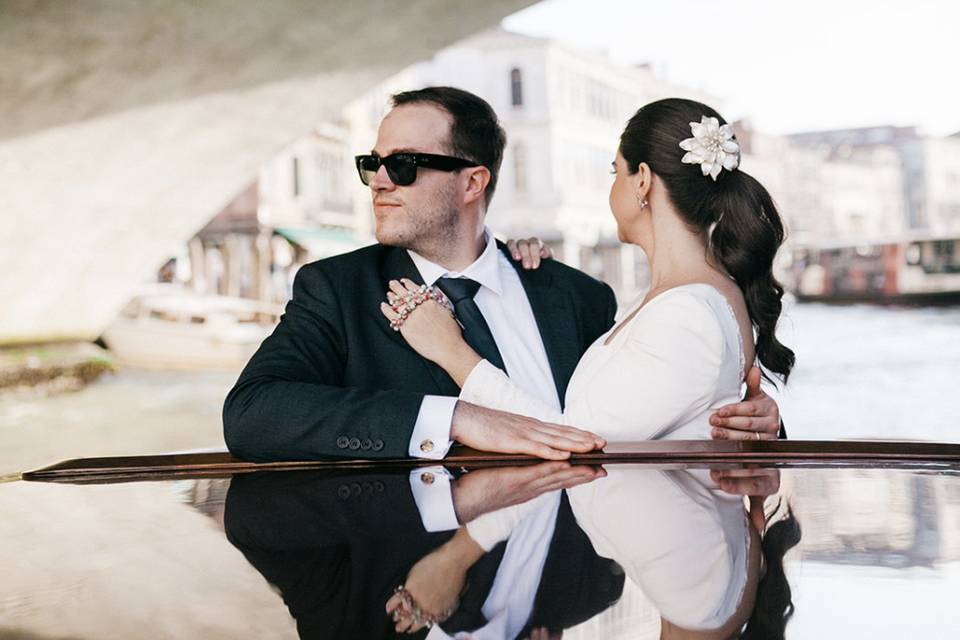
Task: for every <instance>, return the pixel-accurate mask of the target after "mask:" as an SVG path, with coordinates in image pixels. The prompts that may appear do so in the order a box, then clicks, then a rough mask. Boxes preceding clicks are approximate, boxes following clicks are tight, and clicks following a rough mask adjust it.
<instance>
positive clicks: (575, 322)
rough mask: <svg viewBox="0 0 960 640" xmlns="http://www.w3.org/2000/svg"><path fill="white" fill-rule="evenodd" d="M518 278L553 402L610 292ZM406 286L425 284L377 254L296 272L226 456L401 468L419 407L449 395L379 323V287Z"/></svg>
mask: <svg viewBox="0 0 960 640" xmlns="http://www.w3.org/2000/svg"><path fill="white" fill-rule="evenodd" d="M500 249H501V250H502V251H504V253H505V254H507V256H508V257H509V253H508V252H507V250H506V248H505V247H504V246H503V245H500ZM517 273H518V274H519V277H520V281H521V283H522V284H523V287H524V289H525V291H526V293H527V298H528V299H529V301H530V306H531V307H532V309H533V314H534V316H535V318H536V321H537V326H538V328H539V330H540V335H541V336H542V338H543V343H544V347H545V348H546V352H547V357H548V359H549V361H550V368H551V370H552V372H553V379H554V383H555V384H556V387H557V392H558V393H559V395H560V399H561V401H562V400H563V397H564V395H565V393H566V388H567V382H568V381H569V380H570V376H571V375H572V374H573V370H574V368H575V367H576V365H577V362H578V361H579V360H580V357H581V356H582V355H583V353H584V352H585V351H586V350H587V348H588V347H589V346H590V345H591V344H592V343H593V342H594V341H595V340H596V339H597V338H598V337H599V336H600V335H602V334H603V333H604V332H605V331H607V330H608V329H609V328H610V327H611V326H612V325H613V321H614V315H615V313H616V300H615V298H614V295H613V291H612V290H611V289H610V287H609V286H607V285H606V284H604V283H602V282H599V281H597V280H594V279H593V278H591V277H589V276H587V275H585V274H583V273H581V272H579V271H577V270H575V269H572V268H570V267H567V266H566V265H563V264H562V263H559V262H557V261H555V260H547V261H545V262H544V263H542V265H541V267H540V268H539V269H537V270H535V271H524V270H523V269H522V268H518V269H517ZM404 277H405V278H409V279H411V280H413V281H415V282H419V283H422V281H423V280H422V278H421V277H420V274H419V272H418V271H417V269H416V267H415V266H414V264H413V261H412V260H411V259H410V256H409V255H408V254H407V252H406V251H405V250H403V249H398V248H395V247H386V246H383V245H372V246H369V247H365V248H363V249H359V250H357V251H353V252H351V253H347V254H344V255H340V256H335V257H333V258H328V259H325V260H320V261H318V262H313V263H311V264H309V265H306V266H304V267H303V268H302V269H301V270H300V271H299V272H298V274H297V277H296V280H295V281H294V286H293V298H292V299H291V300H290V302H289V303H288V304H287V307H286V311H285V313H284V316H283V318H282V319H281V321H280V324H279V325H278V326H277V328H276V329H275V330H274V332H273V334H272V335H271V336H270V337H268V338H267V339H266V340H265V341H264V342H263V344H262V345H261V346H260V349H259V350H258V351H257V352H256V353H255V354H254V355H253V357H252V358H251V359H250V362H249V363H247V366H246V367H245V368H244V370H243V372H242V373H241V374H240V378H239V379H238V380H237V383H236V385H235V386H234V387H233V389H232V390H231V391H230V393H229V394H228V395H227V399H226V402H225V403H224V407H223V426H224V438H225V439H226V443H227V446H228V447H229V449H230V451H231V452H233V453H234V454H235V455H237V456H239V457H241V458H245V459H248V460H254V461H263V460H276V459H288V460H289V459H314V458H320V457H327V456H348V457H353V458H356V457H365V458H397V457H405V456H407V449H408V446H409V441H410V437H411V435H412V433H413V428H414V425H415V423H416V419H417V415H418V413H419V410H420V405H421V403H422V400H423V396H424V395H446V396H456V395H458V394H459V389H458V388H457V386H456V384H454V382H453V380H451V379H450V377H449V376H447V374H446V373H445V372H444V371H443V370H442V369H440V368H439V367H437V366H436V365H434V364H433V363H431V362H429V361H427V360H425V359H424V358H422V357H420V355H419V354H417V353H416V352H415V351H414V350H413V349H411V348H410V347H409V346H408V345H407V343H406V341H404V339H403V337H402V336H401V335H400V334H399V333H397V332H395V331H393V330H391V329H390V326H389V323H388V322H387V320H386V319H385V318H384V317H383V315H382V314H381V313H380V308H379V307H380V303H381V302H383V300H384V299H385V296H386V291H387V282H388V281H389V280H391V279H398V278H404Z"/></svg>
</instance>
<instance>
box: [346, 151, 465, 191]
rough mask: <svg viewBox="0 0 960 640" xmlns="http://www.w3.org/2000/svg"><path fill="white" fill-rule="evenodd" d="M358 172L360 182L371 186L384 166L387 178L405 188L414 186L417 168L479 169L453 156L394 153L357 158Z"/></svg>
mask: <svg viewBox="0 0 960 640" xmlns="http://www.w3.org/2000/svg"><path fill="white" fill-rule="evenodd" d="M355 159H356V162H357V172H358V173H359V174H360V181H361V182H363V184H365V185H369V184H370V180H371V179H372V178H373V176H374V175H376V173H377V171H379V170H380V166H381V165H383V166H384V167H386V168H387V176H388V177H389V178H390V182H392V183H393V184H395V185H397V186H398V187H405V186H407V185H410V184H413V181H414V180H416V179H417V167H423V168H424V169H436V170H437V171H456V170H457V169H463V168H465V167H478V166H480V165H478V164H477V163H476V162H472V161H470V160H464V159H463V158H454V157H453V156H438V155H435V154H433V153H406V152H402V153H394V154H391V155H389V156H387V157H386V158H381V157H380V156H377V155H364V156H357V157H356V158H355Z"/></svg>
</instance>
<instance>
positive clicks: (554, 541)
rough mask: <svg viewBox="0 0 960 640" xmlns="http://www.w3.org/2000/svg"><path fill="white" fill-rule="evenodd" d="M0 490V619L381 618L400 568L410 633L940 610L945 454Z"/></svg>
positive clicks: (654, 632) (316, 624)
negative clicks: (915, 460)
mask: <svg viewBox="0 0 960 640" xmlns="http://www.w3.org/2000/svg"><path fill="white" fill-rule="evenodd" d="M746 494H754V495H757V494H769V495H768V497H767V498H766V500H765V501H764V500H762V499H759V498H754V499H745V498H744V495H746ZM751 505H752V508H751ZM764 507H765V513H764V511H763V509H764ZM0 508H2V511H3V518H2V519H0V573H2V575H3V576H4V584H5V589H4V593H3V595H2V596H0V637H8V636H10V637H28V638H34V637H36V638H113V637H116V638H129V637H205V638H230V637H249V638H295V637H298V635H299V636H300V637H305V638H340V637H344V638H390V637H396V636H397V633H396V631H395V629H394V627H395V625H396V624H397V622H396V621H395V620H394V619H393V617H392V616H391V615H389V614H388V608H390V609H391V610H392V609H394V608H396V604H397V602H398V598H397V597H396V596H395V595H394V590H395V588H396V587H397V586H398V585H401V584H402V585H405V587H406V589H407V590H408V592H409V594H410V598H411V600H408V601H407V605H404V606H402V607H401V608H400V611H401V612H402V613H403V615H400V616H399V617H400V621H399V622H400V623H401V624H404V625H409V624H411V623H412V622H413V620H412V617H413V616H412V612H411V611H410V609H409V608H405V607H407V606H409V602H413V603H414V604H415V605H417V606H419V607H421V609H422V611H423V612H424V613H426V614H429V613H430V612H444V613H449V614H450V615H449V617H448V618H446V619H445V620H444V621H443V622H441V623H440V624H439V625H438V627H436V628H433V629H432V630H428V629H425V628H424V629H419V630H416V631H415V632H414V633H413V634H412V637H431V638H433V637H441V638H442V637H456V638H461V637H474V638H500V637H510V638H556V637H563V638H659V637H666V638H727V637H750V638H772V637H787V638H823V637H844V638H855V637H864V638H868V637H869V638H886V637H954V636H955V635H956V632H957V630H958V629H960V613H958V612H957V608H956V607H955V606H954V604H953V600H954V599H955V594H956V593H957V592H958V588H960V565H958V564H957V560H960V479H958V478H957V476H956V475H955V472H954V471H952V470H950V469H942V468H941V469H939V470H936V471H923V470H915V469H914V470H903V469H897V468H895V467H894V468H829V469H779V470H778V469H757V468H755V469H743V468H736V466H735V465H730V464H725V465H724V466H723V469H722V470H721V469H714V470H710V469H707V468H681V467H679V466H673V467H672V468H664V467H660V468H656V467H651V466H650V465H630V464H609V465H606V466H605V467H603V468H600V467H589V466H578V467H571V466H569V465H566V464H565V463H544V464H540V465H533V466H525V467H502V466H501V467H496V468H481V469H473V470H471V471H469V472H464V471H462V470H459V469H450V470H449V471H444V470H443V469H441V468H419V469H412V470H407V469H398V470H390V471H389V472H387V471H377V470H359V471H353V472H347V471H339V472H336V473H332V472H321V471H296V472H262V473H253V474H243V475H238V476H236V477H234V478H232V479H231V478H212V479H194V480H179V481H170V482H139V483H136V482H135V483H126V484H105V485H91V486H72V485H57V484H43V483H25V482H14V483H7V484H2V485H0ZM791 514H792V515H791ZM458 520H459V521H461V522H463V523H466V524H465V525H462V526H459V527H457V525H458ZM451 527H456V528H451ZM445 609H446V610H448V611H446V612H445V611H444V610H445ZM405 621H406V622H405ZM783 629H785V636H784V635H781V634H783V633H784V631H783ZM428 634H429V635H428ZM400 637H411V636H408V635H407V634H400Z"/></svg>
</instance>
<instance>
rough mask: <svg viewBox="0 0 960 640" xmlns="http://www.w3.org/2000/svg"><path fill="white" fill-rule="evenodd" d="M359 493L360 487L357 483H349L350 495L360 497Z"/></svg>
mask: <svg viewBox="0 0 960 640" xmlns="http://www.w3.org/2000/svg"><path fill="white" fill-rule="evenodd" d="M360 491H361V487H360V483H359V482H351V483H350V493H352V494H353V495H355V496H358V495H360Z"/></svg>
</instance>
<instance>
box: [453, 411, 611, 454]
mask: <svg viewBox="0 0 960 640" xmlns="http://www.w3.org/2000/svg"><path fill="white" fill-rule="evenodd" d="M450 437H451V439H453V440H456V441H457V442H460V443H462V444H465V445H467V446H468V447H473V448H474V449H479V450H480V451H492V452H496V453H522V454H526V455H531V456H536V457H538V458H544V459H546V460H566V459H567V458H569V457H570V452H571V451H572V452H577V453H587V452H590V451H593V450H594V449H602V448H603V447H604V446H606V444H607V442H606V440H604V439H603V438H601V437H600V436H598V435H596V434H593V433H590V432H589V431H582V430H580V429H576V428H574V427H567V426H564V425H560V424H549V423H546V422H540V421H539V420H536V419H534V418H527V417H525V416H519V415H516V414H513V413H505V412H503V411H496V410H494V409H486V408H484V407H480V406H478V405H475V404H470V403H469V402H463V401H459V402H457V405H456V408H455V409H454V411H453V422H452V423H451V426H450Z"/></svg>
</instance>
